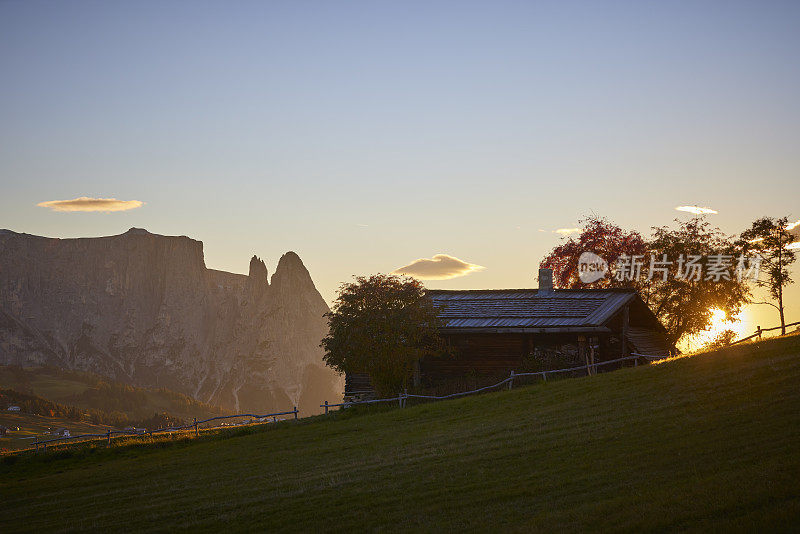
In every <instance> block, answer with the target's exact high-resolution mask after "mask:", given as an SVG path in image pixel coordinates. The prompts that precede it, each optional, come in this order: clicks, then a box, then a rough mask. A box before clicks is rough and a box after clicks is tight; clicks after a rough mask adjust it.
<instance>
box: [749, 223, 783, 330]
mask: <svg viewBox="0 0 800 534" xmlns="http://www.w3.org/2000/svg"><path fill="white" fill-rule="evenodd" d="M789 229H790V227H789V218H788V217H781V218H780V219H775V218H772V217H761V218H760V219H758V220H756V221H754V222H753V224H752V225H751V226H750V228H748V229H747V230H745V231H744V232H742V235H741V236H740V239H739V241H738V244H739V245H740V246H741V248H742V249H743V251H744V252H745V253H747V254H757V255H759V256H760V257H761V269H760V273H759V274H760V276H759V278H758V279H757V280H756V285H758V286H759V287H766V288H768V289H769V294H770V296H771V297H772V298H773V299H775V300H777V301H778V304H773V303H772V302H760V303H758V304H769V305H770V306H772V307H774V308H776V309H777V310H778V314H779V315H780V319H781V335H785V334H786V319H785V318H784V313H783V288H784V287H786V286H787V285H789V284H791V283H792V279H791V277H790V276H789V269H788V266H789V265H791V264H792V263H794V261H795V260H796V259H797V258H796V257H795V253H794V252H793V250H792V249H790V248H788V246H789V245H791V244H792V243H794V242H795V236H794V235H792V234H791V232H790V231H789Z"/></svg>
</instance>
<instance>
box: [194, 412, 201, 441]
mask: <svg viewBox="0 0 800 534" xmlns="http://www.w3.org/2000/svg"><path fill="white" fill-rule="evenodd" d="M194 437H196V438H199V437H200V431H199V430H197V417H195V418H194Z"/></svg>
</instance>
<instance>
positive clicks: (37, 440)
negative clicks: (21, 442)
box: [33, 437, 39, 452]
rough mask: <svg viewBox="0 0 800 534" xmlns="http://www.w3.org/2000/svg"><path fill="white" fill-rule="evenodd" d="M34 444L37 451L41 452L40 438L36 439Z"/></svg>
mask: <svg viewBox="0 0 800 534" xmlns="http://www.w3.org/2000/svg"><path fill="white" fill-rule="evenodd" d="M33 446H34V447H36V452H39V438H38V437H37V438H36V441H34V442H33Z"/></svg>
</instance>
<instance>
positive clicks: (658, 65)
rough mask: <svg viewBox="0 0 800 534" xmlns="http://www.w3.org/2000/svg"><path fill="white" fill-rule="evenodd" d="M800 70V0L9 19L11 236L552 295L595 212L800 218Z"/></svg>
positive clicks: (730, 225)
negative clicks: (560, 256) (161, 240)
mask: <svg viewBox="0 0 800 534" xmlns="http://www.w3.org/2000/svg"><path fill="white" fill-rule="evenodd" d="M798 52H800V2H733V1H730V2H728V1H726V2H722V1H719V2H702V1H699V2H659V3H655V2H636V1H632V2H533V1H531V2H505V3H501V2H482V3H479V2H418V3H417V2H232V3H227V2H214V3H212V2H129V3H118V2H37V1H30V0H26V1H15V0H10V1H4V2H0V73H1V76H2V83H0V180H2V196H0V228H7V229H11V230H15V231H19V232H28V233H32V234H39V235H46V236H53V237H83V236H99V235H111V234H118V233H122V232H124V231H126V230H127V229H128V228H130V227H134V226H135V227H142V228H146V229H148V230H149V231H151V232H154V233H161V234H170V235H188V236H190V237H193V238H195V239H199V240H202V241H203V242H204V243H205V257H206V264H207V265H208V266H209V267H212V268H216V269H223V270H229V271H234V272H246V271H247V266H248V262H249V259H250V256H251V255H253V254H258V255H259V256H260V257H262V258H264V259H265V260H266V262H267V265H268V267H269V268H270V272H271V271H272V270H274V267H275V263H276V261H277V259H278V258H279V257H280V255H281V254H282V253H283V252H285V251H287V250H294V251H296V252H297V253H298V254H299V255H300V257H301V258H302V259H303V261H304V262H305V264H306V266H307V267H308V268H309V270H310V271H311V274H312V276H313V278H314V280H315V281H316V283H317V286H318V288H319V289H320V291H321V292H322V294H323V296H324V297H325V298H326V300H328V301H330V300H332V299H333V297H334V294H335V289H336V287H337V286H338V284H339V283H341V282H343V281H347V280H349V279H350V276H351V275H353V274H369V273H375V272H390V271H393V270H394V269H397V268H399V267H402V266H407V265H409V264H411V263H412V262H414V261H415V260H418V259H421V258H427V259H433V258H434V256H436V255H446V256H441V257H440V259H439V260H438V261H445V262H450V263H449V264H448V265H449V268H451V270H452V269H454V270H452V272H453V273H456V274H463V275H462V276H457V277H455V278H450V279H446V280H432V281H429V282H427V285H428V286H429V287H434V288H499V287H535V286H536V280H535V276H536V269H537V267H538V263H539V261H540V260H541V259H542V257H543V256H544V255H545V254H546V253H547V252H548V251H549V250H550V249H551V248H552V247H554V246H555V245H557V244H558V243H559V241H560V239H561V236H562V234H564V233H565V232H561V233H558V232H556V230H559V229H570V228H575V227H577V226H578V221H579V220H580V219H581V218H582V217H585V216H587V215H591V214H597V215H603V216H606V217H609V218H610V219H612V220H613V221H614V222H616V223H618V224H620V225H621V226H623V227H625V228H631V229H637V230H640V231H642V232H648V230H649V228H650V227H651V226H654V225H664V224H669V223H670V222H671V221H672V219H674V218H676V217H680V218H687V217H690V216H691V215H690V214H689V213H686V212H680V211H676V210H675V207H677V206H684V205H690V206H692V205H697V206H703V207H709V208H712V209H713V210H715V211H718V213H717V214H715V215H710V217H711V220H712V222H714V223H715V224H716V225H718V226H719V227H721V228H722V229H723V230H724V231H726V232H729V233H738V232H740V231H742V230H743V229H745V227H747V226H749V224H750V222H752V220H754V219H755V218H757V217H759V216H762V215H772V216H783V215H787V216H790V217H792V220H796V219H800V202H799V199H800V148H799V147H800V98H798V95H800V61H798ZM80 197H87V198H102V199H117V200H119V201H125V202H127V203H119V202H117V203H114V202H110V201H106V202H105V203H104V204H101V205H100V206H95V205H93V204H92V202H86V201H83V202H82V203H81V202H78V203H73V204H67V205H64V204H49V205H48V204H44V203H48V202H53V201H58V200H70V199H76V198H80ZM137 203H138V204H137ZM39 204H44V205H41V206H40V205H39ZM75 206H77V207H79V208H81V209H93V207H98V208H100V209H103V210H104V211H99V212H98V211H69V210H70V209H74V208H75ZM64 210H67V211H64ZM448 256H449V257H452V258H457V259H459V260H462V261H463V262H464V264H469V265H470V266H471V267H463V268H462V267H459V265H458V264H457V262H456V263H453V262H452V261H451V260H452V258H449V259H448ZM794 273H795V278H796V279H798V280H799V281H800V269H798V268H795V269H794ZM799 287H800V285H799V284H795V285H794V286H793V287H792V288H790V290H789V292H788V299H787V300H788V312H787V320H788V321H797V320H800V289H799ZM744 320H745V321H746V325H748V326H747V330H751V329H752V328H754V327H755V324H761V325H762V326H767V325H769V326H773V325H775V324H776V323H777V320H778V319H777V314H776V313H775V312H774V311H773V310H772V309H771V308H768V307H766V306H760V307H757V308H753V309H752V310H750V311H748V312H747V313H746V315H745V317H744Z"/></svg>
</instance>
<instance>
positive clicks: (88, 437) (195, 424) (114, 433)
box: [33, 406, 300, 452]
mask: <svg viewBox="0 0 800 534" xmlns="http://www.w3.org/2000/svg"><path fill="white" fill-rule="evenodd" d="M299 413H300V412H299V410H298V409H297V406H295V407H294V409H292V410H291V411H288V412H275V413H268V414H264V415H259V414H252V413H240V414H235V415H220V416H218V417H210V418H208V419H203V420H201V421H198V420H197V419H194V421H192V422H191V423H189V424H186V425H180V426H170V427H166V428H158V429H156V430H145V429H141V430H110V429H109V430H108V431H106V432H104V433H102V434H79V435H77V436H64V437H60V438H53V439H47V440H43V441H41V440H39V439H38V438H37V439H36V441H34V442H33V445H34V450H35V451H37V452H38V451H39V447H40V446H41V447H42V450H46V449H47V444H48V443H67V442H69V441H73V442H74V443H78V441H74V440H81V441H80V443H83V442H86V441H93V438H99V439H105V440H106V441H107V443H108V445H111V440H112V439H113V438H114V437H122V436H144V435H148V436H152V435H153V434H163V433H165V432H179V431H181V430H192V429H194V433H195V436H199V435H200V430H216V429H219V428H222V427H221V426H216V427H211V428H202V429H201V428H199V426H200V425H203V424H206V423H210V422H211V421H221V420H223V419H237V418H240V417H250V418H251V419H266V418H268V417H271V418H272V420H273V422H276V421H277V417H279V416H282V415H294V419H295V420H297V416H298V414H299ZM70 445H71V443H70Z"/></svg>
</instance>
